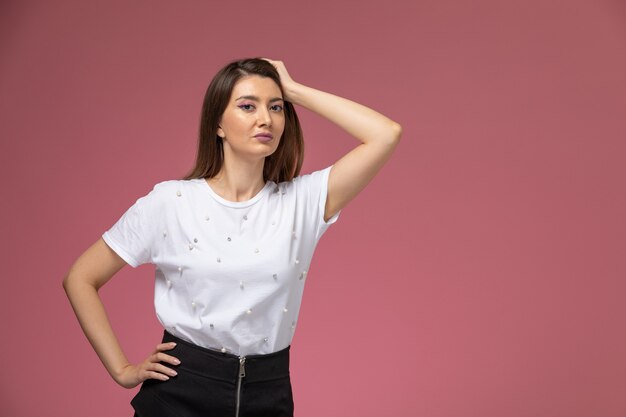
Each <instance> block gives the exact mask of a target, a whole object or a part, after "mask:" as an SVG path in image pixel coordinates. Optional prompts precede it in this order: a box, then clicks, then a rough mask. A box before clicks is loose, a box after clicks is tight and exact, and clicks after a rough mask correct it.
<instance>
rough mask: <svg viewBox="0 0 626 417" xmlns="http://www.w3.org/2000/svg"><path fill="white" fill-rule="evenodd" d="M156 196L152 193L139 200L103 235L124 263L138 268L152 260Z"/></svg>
mask: <svg viewBox="0 0 626 417" xmlns="http://www.w3.org/2000/svg"><path fill="white" fill-rule="evenodd" d="M155 199H156V194H155V191H154V190H153V191H151V192H150V193H149V194H148V195H146V196H143V197H141V198H139V199H138V200H137V201H136V202H135V204H133V205H132V206H131V207H130V208H129V209H128V210H126V212H125V213H124V214H123V215H122V217H121V218H120V219H119V220H118V221H117V222H116V223H115V224H114V225H113V226H112V227H111V228H110V229H109V230H107V231H105V232H104V234H103V235H102V239H104V241H105V242H106V244H107V245H109V247H110V248H111V249H113V250H114V251H115V253H117V254H118V255H119V256H120V257H121V258H122V259H124V261H125V262H126V263H127V264H129V265H130V266H132V267H133V268H137V267H138V266H139V265H142V264H145V263H148V262H150V261H151V259H152V253H153V243H154V240H155V239H154V236H155V225H154V224H153V221H151V220H153V219H154V216H151V213H152V212H153V207H154V204H155Z"/></svg>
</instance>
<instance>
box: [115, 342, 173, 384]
mask: <svg viewBox="0 0 626 417" xmlns="http://www.w3.org/2000/svg"><path fill="white" fill-rule="evenodd" d="M175 346H176V343H174V342H170V343H161V344H159V345H157V347H156V349H155V350H154V352H152V354H151V355H150V356H148V357H147V358H146V360H144V361H143V362H141V363H139V364H137V365H132V364H128V365H126V366H125V367H124V368H122V370H121V371H120V372H119V374H118V375H117V376H116V378H115V382H117V383H118V384H120V385H121V386H123V387H124V388H134V387H136V386H137V385H139V384H141V383H142V382H143V381H145V380H146V379H158V380H159V381H167V380H168V379H170V377H173V376H176V375H177V373H176V371H175V370H173V369H170V368H168V367H167V366H165V365H163V364H162V363H161V362H165V363H168V364H171V365H180V361H179V360H178V359H177V358H175V357H173V356H171V355H168V354H166V353H163V352H165V351H167V350H171V349H174V347H175Z"/></svg>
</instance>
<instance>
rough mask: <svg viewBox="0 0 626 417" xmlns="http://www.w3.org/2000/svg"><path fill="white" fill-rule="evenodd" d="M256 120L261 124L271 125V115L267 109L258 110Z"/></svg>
mask: <svg viewBox="0 0 626 417" xmlns="http://www.w3.org/2000/svg"><path fill="white" fill-rule="evenodd" d="M257 114H258V119H257V120H258V122H259V125H261V126H268V127H269V126H272V115H271V114H270V112H269V110H268V109H265V108H262V109H260V110H259V111H258V113H257Z"/></svg>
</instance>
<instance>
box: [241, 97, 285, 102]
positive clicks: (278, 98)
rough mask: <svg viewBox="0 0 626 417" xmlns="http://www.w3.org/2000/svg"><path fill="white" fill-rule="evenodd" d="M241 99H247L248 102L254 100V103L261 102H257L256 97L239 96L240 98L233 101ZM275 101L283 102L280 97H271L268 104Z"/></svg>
mask: <svg viewBox="0 0 626 417" xmlns="http://www.w3.org/2000/svg"><path fill="white" fill-rule="evenodd" d="M242 98H245V99H248V100H254V101H261V100H259V98H258V97H257V96H241V97H238V98H236V99H235V101H237V100H241V99H242ZM275 101H283V99H282V98H280V97H273V98H271V99H270V103H273V102H275Z"/></svg>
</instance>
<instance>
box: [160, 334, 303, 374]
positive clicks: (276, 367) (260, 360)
mask: <svg viewBox="0 0 626 417" xmlns="http://www.w3.org/2000/svg"><path fill="white" fill-rule="evenodd" d="M168 342H175V343H176V347H175V348H174V349H171V350H167V351H165V352H164V353H166V354H168V355H172V356H174V357H176V358H178V359H179V360H180V365H178V366H177V367H175V368H176V369H182V370H186V371H188V372H191V373H194V374H199V375H201V376H206V377H209V378H213V379H220V380H223V381H228V382H236V381H237V379H238V376H239V370H240V366H241V363H240V357H239V356H237V355H233V354H232V353H228V352H219V351H216V350H211V349H207V348H204V347H202V346H198V345H195V344H193V343H191V342H188V341H186V340H183V339H181V338H179V337H176V336H174V335H173V334H171V333H169V332H168V331H167V330H165V331H164V332H163V343H168ZM290 348H291V346H287V347H286V348H284V349H283V350H280V351H278V352H274V353H268V354H259V355H246V356H245V380H246V382H257V381H269V380H272V379H280V378H284V377H287V376H289V349H290ZM165 365H166V366H168V367H172V365H170V364H165Z"/></svg>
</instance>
